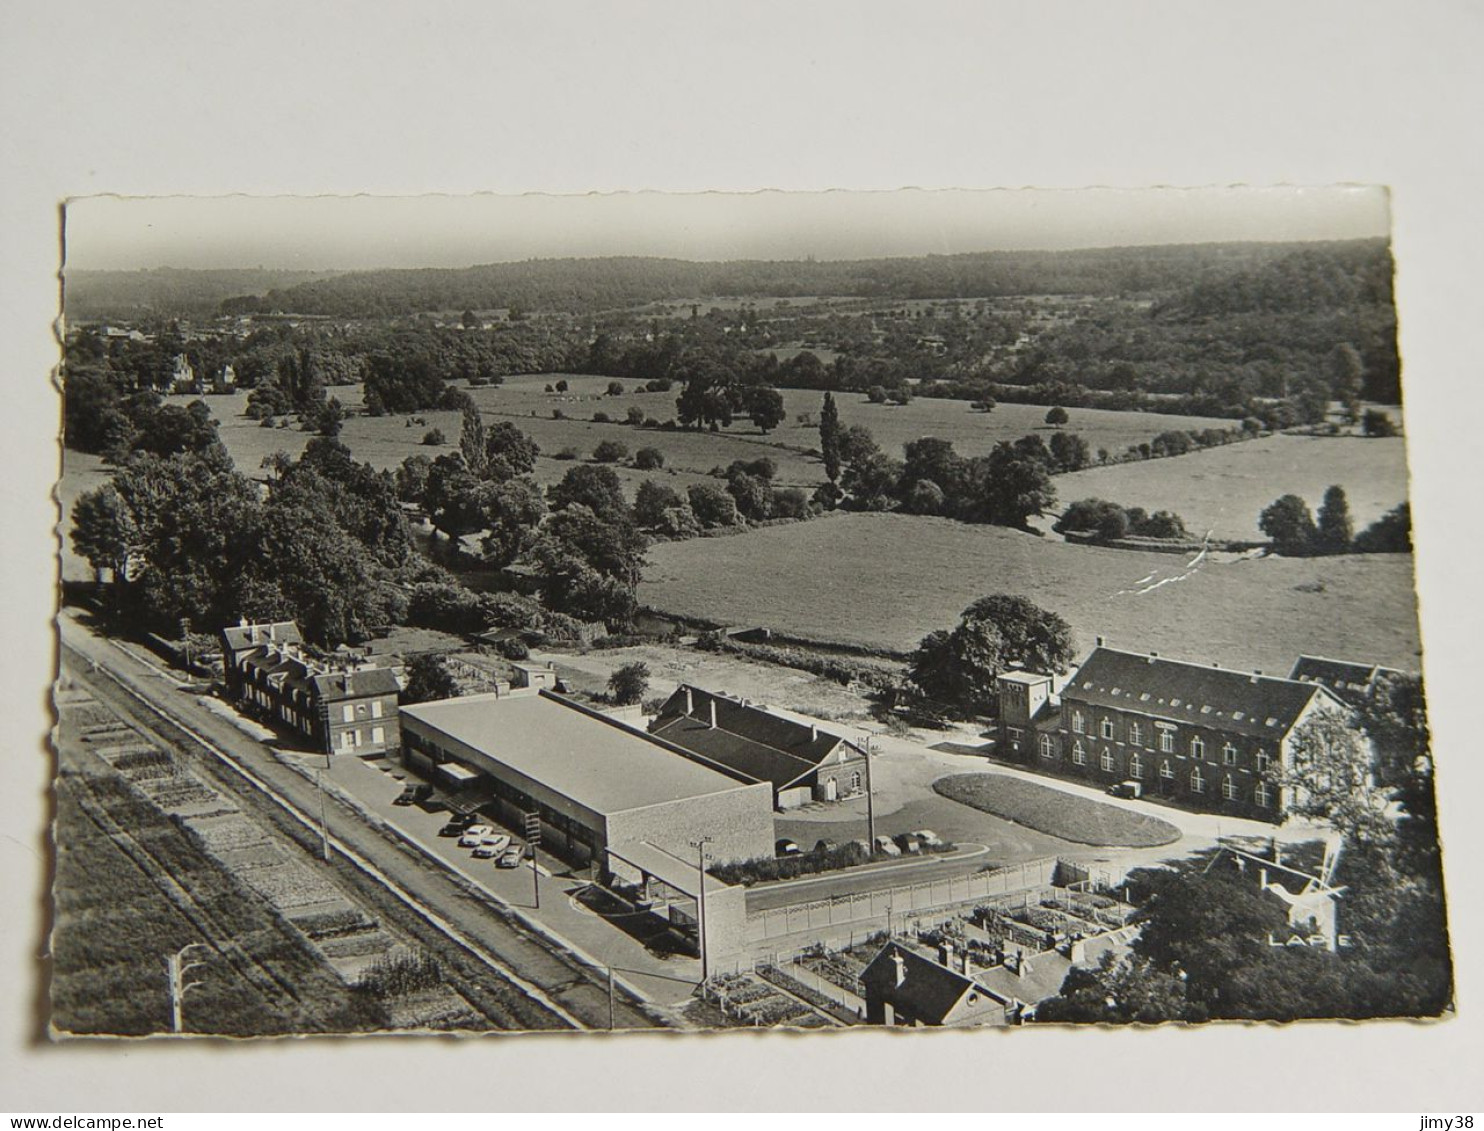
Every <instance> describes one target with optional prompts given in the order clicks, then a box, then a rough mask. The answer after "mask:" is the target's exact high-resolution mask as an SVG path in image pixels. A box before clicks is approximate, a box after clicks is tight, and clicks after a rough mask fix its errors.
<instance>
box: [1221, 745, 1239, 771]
mask: <svg viewBox="0 0 1484 1131" xmlns="http://www.w3.org/2000/svg"><path fill="white" fill-rule="evenodd" d="M1221 760H1222V762H1224V763H1225V764H1226V765H1228V766H1235V765H1236V764H1237V748H1236V747H1235V746H1233V745H1232V744H1231V743H1230V742H1228V743H1227V744H1226V745H1225V746H1223V747H1222V748H1221Z"/></svg>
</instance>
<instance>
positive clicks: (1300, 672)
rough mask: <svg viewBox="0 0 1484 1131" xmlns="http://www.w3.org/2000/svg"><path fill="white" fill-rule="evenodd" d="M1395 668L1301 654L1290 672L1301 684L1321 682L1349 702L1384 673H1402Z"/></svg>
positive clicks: (1367, 689)
mask: <svg viewBox="0 0 1484 1131" xmlns="http://www.w3.org/2000/svg"><path fill="white" fill-rule="evenodd" d="M1401 674H1402V673H1401V672H1400V671H1398V670H1397V669H1396V668H1383V667H1381V666H1380V665H1378V664H1358V663H1354V662H1352V661H1350V660H1329V659H1326V658H1325V657H1323V656H1300V657H1299V658H1298V660H1297V661H1296V662H1295V663H1294V665H1293V671H1291V672H1289V673H1288V678H1289V679H1296V680H1298V681H1299V682H1300V683H1320V684H1323V685H1324V686H1325V687H1327V688H1329V689H1330V690H1331V691H1333V692H1334V693H1335V694H1336V695H1338V696H1340V698H1342V699H1344V700H1345V701H1346V702H1352V703H1353V702H1355V701H1356V700H1359V699H1361V698H1364V696H1365V695H1366V693H1367V692H1368V691H1370V689H1371V686H1372V685H1373V684H1374V683H1375V682H1376V680H1377V679H1378V678H1380V677H1381V676H1383V675H1401Z"/></svg>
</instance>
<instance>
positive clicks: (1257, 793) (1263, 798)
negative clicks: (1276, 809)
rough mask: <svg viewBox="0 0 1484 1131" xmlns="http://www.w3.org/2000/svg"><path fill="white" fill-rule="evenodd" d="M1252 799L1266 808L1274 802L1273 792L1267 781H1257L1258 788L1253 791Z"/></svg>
mask: <svg viewBox="0 0 1484 1131" xmlns="http://www.w3.org/2000/svg"><path fill="white" fill-rule="evenodd" d="M1252 799H1253V800H1254V801H1256V802H1257V803H1258V805H1260V806H1262V808H1264V809H1266V808H1267V807H1268V806H1269V805H1271V804H1272V803H1273V794H1272V792H1271V791H1270V790H1269V789H1268V783H1267V782H1265V781H1260V782H1258V783H1257V788H1256V789H1255V790H1253V791H1252Z"/></svg>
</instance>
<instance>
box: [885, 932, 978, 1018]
mask: <svg viewBox="0 0 1484 1131" xmlns="http://www.w3.org/2000/svg"><path fill="white" fill-rule="evenodd" d="M898 955H900V956H901V960H902V981H901V984H897V971H896V963H897V959H896V956H898ZM861 981H862V982H864V983H865V984H866V986H867V987H871V986H878V987H881V988H882V989H884V990H885V991H886V992H885V994H884V996H885V997H886V998H887V999H888V1000H889V1001H890V1002H891V1003H892V1004H893V1006H894V1007H896V1008H898V1009H901V1010H902V1011H903V1012H905V1013H908V1014H910V1015H911V1017H912V1018H913V1019H914V1020H916V1021H921V1022H923V1023H924V1024H927V1025H941V1024H943V1022H944V1020H945V1019H946V1018H947V1017H948V1015H949V1014H950V1013H952V1012H953V1010H954V1008H955V1007H957V1005H958V1003H959V1002H961V1001H962V1000H963V999H964V997H965V996H966V995H968V994H969V993H970V992H972V991H974V990H976V989H981V987H979V986H978V985H976V983H975V982H974V981H973V979H971V978H966V977H964V976H963V975H962V974H960V973H959V972H958V971H956V970H950V969H948V967H946V966H943V965H941V964H939V963H937V962H934V961H933V960H932V959H931V958H928V957H927V956H926V955H922V954H918V953H917V952H916V951H915V950H911V949H909V948H908V947H905V946H902V945H901V944H900V943H897V942H889V943H887V944H886V945H885V946H884V947H882V948H881V950H880V951H879V952H877V955H876V957H875V958H873V959H871V961H870V962H868V963H866V968H865V970H863V971H862V972H861Z"/></svg>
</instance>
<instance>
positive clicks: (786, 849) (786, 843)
mask: <svg viewBox="0 0 1484 1131" xmlns="http://www.w3.org/2000/svg"><path fill="white" fill-rule="evenodd" d="M773 852H774V854H775V855H778V856H797V855H798V854H799V846H798V845H797V844H796V843H794V842H793V841H791V840H787V839H785V840H780V841H778V842H777V843H776V844H774V845H773Z"/></svg>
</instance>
